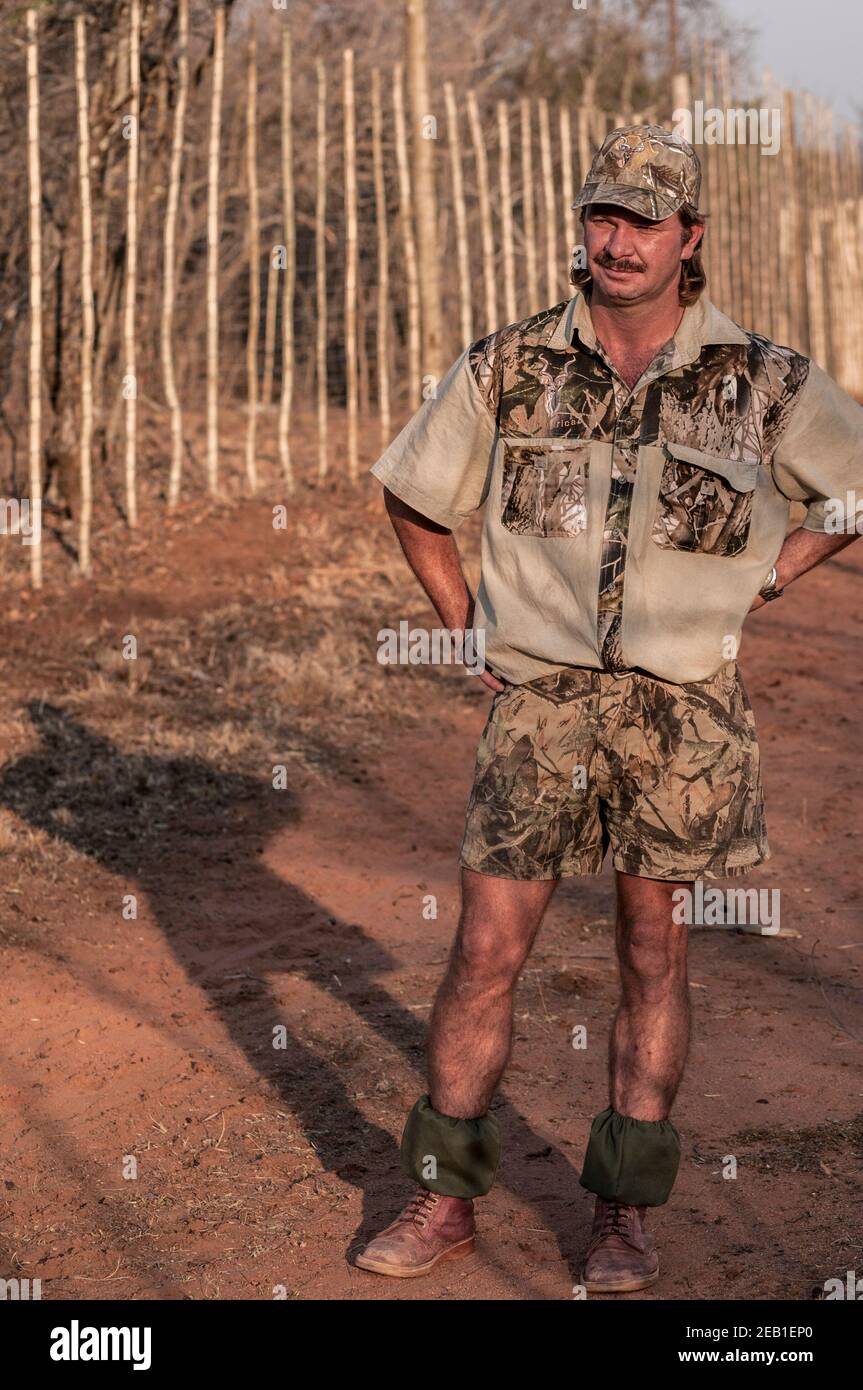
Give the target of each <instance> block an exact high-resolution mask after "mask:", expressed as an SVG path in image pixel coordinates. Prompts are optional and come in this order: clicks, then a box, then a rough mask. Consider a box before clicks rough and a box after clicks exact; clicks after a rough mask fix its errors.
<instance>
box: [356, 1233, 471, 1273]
mask: <svg viewBox="0 0 863 1390" xmlns="http://www.w3.org/2000/svg"><path fill="white" fill-rule="evenodd" d="M474 1245H475V1240H474V1237H473V1236H469V1237H468V1239H467V1240H460V1241H459V1242H458V1244H457V1245H450V1246H448V1247H447V1248H446V1250H441V1252H440V1254H439V1255H435V1257H434V1259H433V1260H428V1261H427V1263H426V1264H424V1265H416V1266H415V1267H414V1268H413V1269H410V1268H406V1267H405V1266H404V1265H391V1264H387V1263H386V1262H385V1261H384V1260H375V1259H369V1258H368V1257H367V1256H366V1255H358V1256H357V1258H356V1259H355V1260H354V1264H355V1265H357V1266H358V1268H360V1269H368V1270H371V1272H372V1274H388V1275H389V1276H390V1278H392V1279H419V1278H420V1276H421V1275H423V1274H428V1272H429V1270H431V1269H434V1267H435V1265H436V1264H440V1262H441V1260H451V1259H457V1258H458V1257H459V1256H460V1255H472V1254H473V1251H474Z"/></svg>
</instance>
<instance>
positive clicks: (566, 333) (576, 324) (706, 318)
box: [546, 292, 749, 371]
mask: <svg viewBox="0 0 863 1390" xmlns="http://www.w3.org/2000/svg"><path fill="white" fill-rule="evenodd" d="M576 334H577V335H578V337H579V339H580V340H581V342H582V344H583V345H584V347H586V348H587V349H588V350H589V351H590V352H595V351H596V333H595V332H594V328H593V322H592V320H591V317H590V307H589V305H588V302H587V300H586V299H585V297H584V295H583V294H582V293H580V292H579V293H578V294H576V295H574V296H573V298H572V299H570V301H569V303H568V304H567V305H566V307H565V309H564V311H563V313H562V314H561V315H560V318H559V319H557V321H556V323H555V324H554V325H553V328H552V331H551V334H550V336H549V337H548V339H547V343H546V346H547V347H550V348H557V349H563V348H567V347H571V346H572V344H573V339H574V337H575V336H576ZM748 342H749V339H748V338H747V336H746V334H745V333H744V332H743V329H742V328H738V327H737V324H736V323H733V322H732V320H731V319H729V318H727V317H726V315H725V314H722V313H720V311H719V310H718V309H717V308H716V305H715V304H712V303H711V302H710V300H709V299H708V298H707V296H706V295H704V294H701V295H699V297H698V299H697V300H696V301H695V303H694V304H688V305H687V306H686V308H685V309H684V311H683V318H682V319H681V320H680V327H679V328H678V330H677V332H676V333H675V335H674V356H673V359H672V361H671V364H670V368H669V370H672V371H673V370H674V369H675V368H676V367H684V366H686V365H687V364H688V363H689V362H694V361H695V360H696V358H698V357H699V356H700V355H701V350H702V348H704V347H706V346H707V344H708V343H739V344H741V345H744V346H745V345H746V344H747V343H748Z"/></svg>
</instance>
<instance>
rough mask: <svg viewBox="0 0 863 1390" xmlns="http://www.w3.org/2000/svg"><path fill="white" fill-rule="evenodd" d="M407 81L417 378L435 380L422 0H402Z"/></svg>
mask: <svg viewBox="0 0 863 1390" xmlns="http://www.w3.org/2000/svg"><path fill="white" fill-rule="evenodd" d="M406 9H407V55H408V80H409V88H410V94H411V109H412V113H413V121H412V151H413V166H414V187H415V189H416V225H417V243H418V246H419V257H420V263H421V265H422V275H421V276H420V284H419V289H420V302H421V322H422V370H423V374H424V375H427V376H430V377H432V378H433V379H434V380H435V381H439V380H440V379H441V377H442V376H443V374H444V365H445V364H444V355H443V306H442V303H441V257H440V251H439V248H438V230H437V227H438V223H437V197H436V193H435V167H434V161H435V150H436V148H437V140H434V139H431V138H430V136H431V132H430V131H426V129H425V128H424V122H425V121H426V120H427V119H428V118H429V116H430V114H431V109H432V99H431V92H430V90H429V77H428V67H429V63H428V37H427V25H426V0H406Z"/></svg>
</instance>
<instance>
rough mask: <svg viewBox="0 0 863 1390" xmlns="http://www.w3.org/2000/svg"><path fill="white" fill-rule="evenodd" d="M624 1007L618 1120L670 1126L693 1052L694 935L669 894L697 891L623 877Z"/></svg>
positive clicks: (619, 1027)
mask: <svg viewBox="0 0 863 1390" xmlns="http://www.w3.org/2000/svg"><path fill="white" fill-rule="evenodd" d="M616 879H617V924H616V944H617V959H618V966H619V970H620V987H621V996H620V1005H619V1007H618V1010H617V1015H616V1017H615V1020H614V1026H613V1028H612V1033H611V1042H610V1046H609V1092H610V1103H611V1105H612V1106H613V1107H614V1109H615V1110H616V1111H617V1112H618V1114H620V1115H632V1116H634V1117H635V1118H636V1119H639V1120H664V1119H666V1118H667V1116H668V1113H669V1111H670V1110H671V1106H672V1103H673V1101H674V1097H675V1096H676V1094H677V1088H678V1086H679V1085H680V1082H681V1078H682V1076H683V1069H684V1066H685V1065H686V1056H687V1053H688V1050H689V1032H690V1010H689V981H688V978H687V973H686V947H687V932H688V928H687V927H686V926H685V925H681V924H678V923H676V922H674V921H673V920H672V915H671V914H672V907H673V904H672V898H671V895H672V893H673V892H674V891H675V889H677V888H684V887H691V884H682V883H670V882H664V881H661V880H659V879H652V878H638V877H636V876H635V875H634V874H623V873H617V874H616Z"/></svg>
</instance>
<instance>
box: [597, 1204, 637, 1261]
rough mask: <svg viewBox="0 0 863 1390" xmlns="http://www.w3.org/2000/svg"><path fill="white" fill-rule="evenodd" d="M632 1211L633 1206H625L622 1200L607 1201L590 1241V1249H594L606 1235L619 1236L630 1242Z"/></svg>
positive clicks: (633, 1209)
mask: <svg viewBox="0 0 863 1390" xmlns="http://www.w3.org/2000/svg"><path fill="white" fill-rule="evenodd" d="M634 1211H635V1208H634V1207H632V1206H627V1205H626V1204H625V1203H623V1202H609V1203H608V1204H607V1206H606V1207H605V1210H604V1211H603V1214H602V1221H601V1223H600V1225H599V1227H598V1228H597V1230H596V1231H595V1232H594V1234H593V1237H592V1239H591V1241H590V1249H591V1250H594V1249H596V1247H597V1246H598V1245H600V1244H601V1243H602V1241H604V1240H605V1239H606V1238H607V1237H608V1236H620V1237H621V1239H622V1240H625V1241H627V1242H628V1243H629V1244H632V1242H633V1235H634V1232H633V1229H632V1221H633V1213H634Z"/></svg>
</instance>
